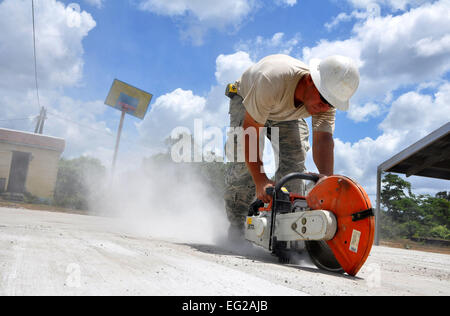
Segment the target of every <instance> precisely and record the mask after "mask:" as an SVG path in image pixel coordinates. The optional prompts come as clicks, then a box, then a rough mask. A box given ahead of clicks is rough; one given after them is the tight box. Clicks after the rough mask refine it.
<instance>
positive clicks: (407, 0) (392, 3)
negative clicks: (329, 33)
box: [347, 0, 433, 11]
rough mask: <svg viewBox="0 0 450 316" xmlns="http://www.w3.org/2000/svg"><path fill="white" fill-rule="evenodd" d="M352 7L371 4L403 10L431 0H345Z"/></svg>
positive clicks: (366, 6)
mask: <svg viewBox="0 0 450 316" xmlns="http://www.w3.org/2000/svg"><path fill="white" fill-rule="evenodd" d="M347 1H348V2H349V3H350V4H352V5H353V6H354V7H356V8H359V9H367V8H370V7H372V6H373V5H378V6H383V7H386V8H388V9H389V10H391V11H405V10H407V9H409V8H415V7H418V6H421V5H422V4H425V3H430V2H433V0H431V1H430V0H347Z"/></svg>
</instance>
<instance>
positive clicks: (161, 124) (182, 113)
mask: <svg viewBox="0 0 450 316" xmlns="http://www.w3.org/2000/svg"><path fill="white" fill-rule="evenodd" d="M252 64H253V61H252V60H251V59H250V57H249V55H248V54H247V53H244V52H236V53H234V54H230V55H219V56H218V57H217V59H216V72H215V76H216V79H217V84H216V85H213V86H211V89H210V91H209V92H208V93H207V95H206V96H204V97H203V96H198V95H195V94H194V93H193V91H190V90H183V89H175V90H174V91H172V92H170V93H167V94H165V95H163V96H160V97H159V98H157V99H156V101H155V103H154V104H153V106H152V109H151V111H150V112H149V113H148V114H147V116H146V118H145V119H144V120H143V121H142V122H141V123H139V124H137V125H138V131H139V134H140V137H141V139H147V140H151V141H152V142H159V144H160V146H162V142H163V141H164V140H165V139H166V138H167V137H168V136H169V135H170V134H171V132H172V130H173V129H174V128H176V127H185V128H187V129H188V130H190V131H191V132H192V133H193V132H194V121H195V120H196V119H199V120H201V121H202V124H203V127H204V131H205V132H206V134H205V135H204V137H206V136H207V134H208V129H209V128H211V127H214V128H218V129H221V130H222V132H225V129H224V128H225V127H226V126H228V124H229V122H228V118H229V116H228V107H229V99H228V98H227V97H226V96H225V95H224V92H225V85H226V84H227V83H232V82H234V81H235V80H237V79H239V77H240V76H241V74H242V73H243V72H244V71H245V70H246V69H247V68H248V67H249V66H250V65H252ZM224 134H225V133H224Z"/></svg>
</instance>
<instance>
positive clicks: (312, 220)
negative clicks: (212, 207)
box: [245, 173, 375, 276]
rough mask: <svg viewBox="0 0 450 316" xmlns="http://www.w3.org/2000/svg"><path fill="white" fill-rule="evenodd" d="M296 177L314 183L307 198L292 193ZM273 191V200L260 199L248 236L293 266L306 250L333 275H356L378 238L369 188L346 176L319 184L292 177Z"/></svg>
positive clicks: (248, 222) (308, 177)
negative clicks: (289, 189) (295, 259)
mask: <svg viewBox="0 0 450 316" xmlns="http://www.w3.org/2000/svg"><path fill="white" fill-rule="evenodd" d="M295 179H303V180H309V181H313V182H314V183H315V186H314V187H313V189H312V190H311V191H310V192H309V193H308V194H307V195H306V196H302V195H299V194H297V193H291V192H288V191H287V189H285V188H284V185H286V183H288V182H290V181H291V180H295ZM267 193H268V194H269V195H271V196H272V202H271V203H270V204H269V205H264V203H263V202H262V201H255V202H254V203H253V204H252V205H251V206H250V209H249V214H248V216H247V218H246V223H245V238H246V239H247V240H249V241H251V242H252V243H254V244H256V245H258V246H261V247H263V248H265V249H267V250H269V251H271V252H272V253H273V254H274V255H275V256H277V257H278V259H279V260H280V262H284V263H289V262H291V261H292V259H294V258H295V257H296V255H297V254H298V253H299V252H303V251H304V250H305V249H306V251H307V252H308V254H309V256H310V257H311V260H312V261H313V262H314V264H315V265H316V266H317V267H318V268H320V269H324V270H327V271H332V272H336V273H343V272H346V273H348V274H349V275H352V276H354V275H356V274H357V273H358V271H359V270H360V269H361V267H362V265H363V264H364V262H365V261H366V259H367V257H368V256H369V253H370V250H371V248H372V244H373V240H374V235H375V217H374V212H373V209H372V206H371V203H370V200H369V197H368V196H367V193H366V192H365V191H364V189H363V188H362V187H361V186H360V185H359V184H357V183H356V182H355V181H353V180H352V179H350V178H348V177H345V176H339V175H336V176H330V177H326V178H323V179H321V180H320V181H319V177H317V176H315V175H310V174H302V173H292V174H289V175H287V176H285V177H284V178H283V179H281V180H280V181H279V182H278V183H277V184H276V186H275V187H272V188H269V189H268V191H267Z"/></svg>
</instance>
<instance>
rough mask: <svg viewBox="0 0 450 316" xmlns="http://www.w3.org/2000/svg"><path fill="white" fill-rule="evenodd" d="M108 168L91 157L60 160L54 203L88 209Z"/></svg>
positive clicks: (99, 189)
mask: <svg viewBox="0 0 450 316" xmlns="http://www.w3.org/2000/svg"><path fill="white" fill-rule="evenodd" d="M105 176H106V168H105V167H104V166H103V165H102V164H101V162H100V160H98V159H95V158H89V157H80V158H76V159H71V160H66V159H63V158H62V159H61V160H60V161H59V167H58V175H57V178H56V186H55V195H54V203H55V204H56V205H57V206H62V207H68V208H74V209H79V210H87V209H88V208H89V201H90V200H91V199H93V198H95V196H96V194H98V192H100V191H101V187H102V185H103V183H104V180H105Z"/></svg>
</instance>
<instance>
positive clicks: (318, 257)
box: [305, 240, 344, 273]
mask: <svg viewBox="0 0 450 316" xmlns="http://www.w3.org/2000/svg"><path fill="white" fill-rule="evenodd" d="M305 247H306V250H307V251H308V254H309V256H310V257H311V260H312V261H313V262H314V264H315V265H316V266H317V267H318V268H320V269H323V270H326V271H331V272H335V273H344V269H342V267H341V265H340V264H339V262H338V261H337V260H336V257H335V256H334V254H333V252H332V251H331V249H330V247H328V245H327V243H326V242H325V241H323V240H310V241H305Z"/></svg>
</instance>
